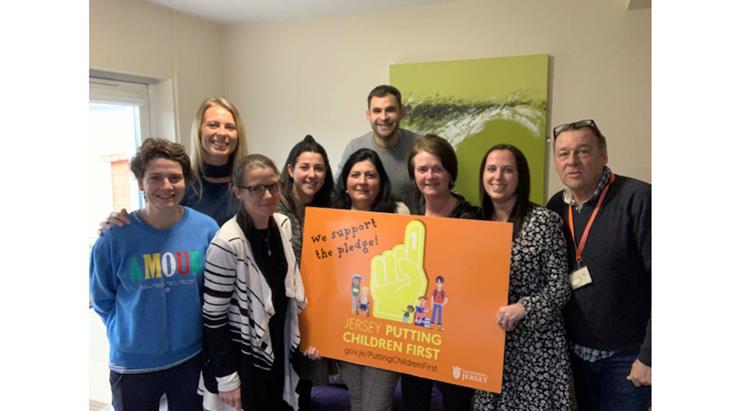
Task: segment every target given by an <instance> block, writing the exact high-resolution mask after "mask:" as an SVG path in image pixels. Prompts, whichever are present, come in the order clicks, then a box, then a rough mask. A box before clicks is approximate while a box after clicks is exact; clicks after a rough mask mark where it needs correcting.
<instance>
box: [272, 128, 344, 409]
mask: <svg viewBox="0 0 750 411" xmlns="http://www.w3.org/2000/svg"><path fill="white" fill-rule="evenodd" d="M281 172H282V175H283V177H282V178H281V181H282V183H281V200H280V201H279V207H278V209H277V211H278V212H279V213H281V214H283V215H285V216H287V217H288V218H289V221H290V223H291V227H292V237H291V240H292V249H293V250H294V255H295V257H296V259H297V264H300V258H301V256H302V232H303V230H304V226H305V207H307V206H312V207H330V206H331V197H332V192H333V175H332V173H331V165H330V163H329V162H328V154H327V153H326V150H325V148H323V146H321V145H320V144H319V143H318V142H317V141H315V139H314V138H313V137H312V136H311V135H307V136H305V138H304V139H302V141H300V142H298V143H297V144H295V145H294V147H292V149H291V150H290V151H289V156H288V157H287V159H286V163H285V167H284V169H283V170H282V171H281ZM335 368H336V366H335V363H333V362H331V361H328V360H326V359H322V360H318V361H313V360H309V359H307V358H304V357H302V358H300V362H299V373H300V382H299V386H298V387H297V392H298V393H299V409H300V411H307V410H310V409H311V408H312V404H311V399H310V395H311V391H312V387H313V385H324V384H328V376H329V374H335V373H336V371H335Z"/></svg>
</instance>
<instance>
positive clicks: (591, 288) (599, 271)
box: [547, 175, 651, 365]
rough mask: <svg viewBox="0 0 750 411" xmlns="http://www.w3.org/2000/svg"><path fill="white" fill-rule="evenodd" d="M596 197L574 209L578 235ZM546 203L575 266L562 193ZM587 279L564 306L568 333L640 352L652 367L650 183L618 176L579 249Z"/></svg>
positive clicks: (581, 340) (603, 346)
mask: <svg viewBox="0 0 750 411" xmlns="http://www.w3.org/2000/svg"><path fill="white" fill-rule="evenodd" d="M597 200H598V198H594V199H591V200H589V201H588V202H586V203H585V204H584V205H583V207H582V209H581V211H580V212H578V211H576V210H575V209H574V210H573V221H574V226H575V233H576V239H580V238H581V235H582V234H583V230H584V228H585V227H586V223H587V222H588V220H589V217H590V216H591V213H592V212H593V211H594V208H595V207H596V203H597ZM547 207H548V208H549V209H551V210H553V211H555V212H556V213H558V214H560V216H561V217H562V219H563V221H564V222H565V238H566V241H567V242H568V262H569V264H570V267H571V268H574V267H575V266H576V257H575V245H574V243H573V241H572V238H571V236H570V228H569V223H568V205H567V204H566V203H565V202H564V201H563V193H562V191H561V192H559V193H557V194H555V195H554V196H553V197H552V198H551V199H550V200H549V202H548V203H547ZM583 262H584V264H585V265H586V266H587V267H588V268H589V272H590V274H591V279H592V282H591V284H587V285H585V286H583V287H581V288H579V289H577V290H574V291H573V294H572V296H571V298H570V300H569V302H568V304H567V306H566V307H565V310H564V313H565V321H566V326H567V330H568V336H569V337H570V338H571V339H572V340H573V342H574V343H576V344H580V345H583V346H586V347H591V348H597V349H600V350H617V351H639V350H640V354H639V359H640V360H641V362H643V363H644V364H646V365H651V332H650V329H651V327H650V318H651V185H650V184H648V183H645V182H643V181H640V180H636V179H632V178H628V177H624V176H619V175H618V176H617V178H616V180H615V182H614V183H613V184H612V186H611V187H610V189H609V193H608V194H607V196H606V197H605V200H604V203H603V204H602V208H601V209H600V210H599V214H598V215H597V217H596V220H595V221H594V223H593V225H592V227H591V231H590V233H589V238H588V240H587V242H586V246H585V248H584V251H583Z"/></svg>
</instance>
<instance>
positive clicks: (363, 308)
mask: <svg viewBox="0 0 750 411" xmlns="http://www.w3.org/2000/svg"><path fill="white" fill-rule="evenodd" d="M369 294H370V288H369V287H362V291H361V292H360V293H359V307H358V309H357V315H359V313H360V312H364V313H365V317H369V316H370V297H369Z"/></svg>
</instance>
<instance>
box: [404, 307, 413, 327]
mask: <svg viewBox="0 0 750 411" xmlns="http://www.w3.org/2000/svg"><path fill="white" fill-rule="evenodd" d="M413 312H414V306H413V305H411V304H409V305H407V306H406V311H404V319H403V323H404V324H409V322H410V321H409V317H410V316H411V314H412V313H413Z"/></svg>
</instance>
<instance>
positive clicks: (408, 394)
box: [401, 374, 474, 411]
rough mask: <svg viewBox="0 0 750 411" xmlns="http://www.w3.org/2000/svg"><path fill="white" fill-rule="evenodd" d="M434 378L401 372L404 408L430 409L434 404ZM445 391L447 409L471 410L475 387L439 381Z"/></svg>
mask: <svg viewBox="0 0 750 411" xmlns="http://www.w3.org/2000/svg"><path fill="white" fill-rule="evenodd" d="M433 382H435V381H433V380H428V379H426V378H421V377H415V376H413V375H408V374H401V399H402V402H403V404H404V409H405V410H409V411H430V407H431V405H432V384H433ZM437 384H439V388H440V390H441V391H442V393H443V409H444V410H445V411H471V397H472V396H473V395H474V389H473V388H469V387H463V386H460V385H453V384H447V383H437Z"/></svg>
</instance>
